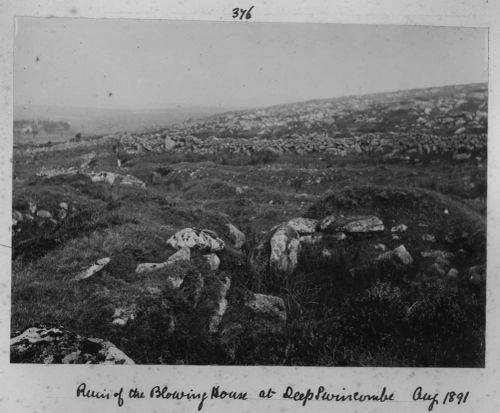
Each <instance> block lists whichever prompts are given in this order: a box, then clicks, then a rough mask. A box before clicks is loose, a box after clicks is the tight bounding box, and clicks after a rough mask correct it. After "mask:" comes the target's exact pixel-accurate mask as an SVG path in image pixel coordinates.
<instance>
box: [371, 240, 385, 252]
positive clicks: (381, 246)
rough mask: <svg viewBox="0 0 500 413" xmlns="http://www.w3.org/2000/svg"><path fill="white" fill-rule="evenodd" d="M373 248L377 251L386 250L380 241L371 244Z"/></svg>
mask: <svg viewBox="0 0 500 413" xmlns="http://www.w3.org/2000/svg"><path fill="white" fill-rule="evenodd" d="M373 248H375V249H376V250H379V251H387V247H386V246H385V245H384V244H382V243H380V242H379V243H377V244H375V245H374V246H373Z"/></svg>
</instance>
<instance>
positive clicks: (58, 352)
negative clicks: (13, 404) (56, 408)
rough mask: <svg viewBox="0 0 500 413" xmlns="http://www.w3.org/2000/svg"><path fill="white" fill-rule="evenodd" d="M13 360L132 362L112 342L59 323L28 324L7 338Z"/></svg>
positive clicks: (67, 362)
mask: <svg viewBox="0 0 500 413" xmlns="http://www.w3.org/2000/svg"><path fill="white" fill-rule="evenodd" d="M10 357H11V362H12V363H43V364H135V363H134V362H133V361H132V360H131V359H130V358H129V357H128V356H127V355H126V354H125V353H124V352H122V351H121V350H119V349H118V348H116V347H115V345H114V344H113V343H110V342H109V341H104V340H102V339H98V338H85V337H81V336H79V335H77V334H75V333H72V332H70V331H68V330H66V329H64V328H62V327H49V326H45V325H37V326H33V327H29V328H27V329H26V330H24V331H23V332H21V333H19V334H17V335H16V336H15V337H13V338H12V339H11V340H10Z"/></svg>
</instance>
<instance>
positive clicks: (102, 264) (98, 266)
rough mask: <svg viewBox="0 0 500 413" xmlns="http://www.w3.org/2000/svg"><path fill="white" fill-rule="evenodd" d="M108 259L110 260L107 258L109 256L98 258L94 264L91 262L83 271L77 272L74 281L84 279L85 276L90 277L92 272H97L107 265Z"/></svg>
mask: <svg viewBox="0 0 500 413" xmlns="http://www.w3.org/2000/svg"><path fill="white" fill-rule="evenodd" d="M110 260H111V258H109V257H106V258H100V259H98V260H97V261H96V262H95V263H94V264H92V265H91V266H90V267H89V268H87V269H86V270H85V271H82V272H81V273H79V274H78V275H77V276H76V277H75V280H76V281H81V280H85V279H86V278H89V277H92V276H93V275H94V274H96V273H98V272H99V271H101V270H102V269H103V268H104V267H105V266H106V265H108V264H109V261H110Z"/></svg>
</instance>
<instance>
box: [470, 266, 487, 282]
mask: <svg viewBox="0 0 500 413" xmlns="http://www.w3.org/2000/svg"><path fill="white" fill-rule="evenodd" d="M467 273H468V276H469V280H470V282H471V283H472V284H475V285H479V284H482V283H484V282H486V267H485V266H484V265H474V266H472V267H470V268H469V269H468V271H467Z"/></svg>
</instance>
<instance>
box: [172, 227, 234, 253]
mask: <svg viewBox="0 0 500 413" xmlns="http://www.w3.org/2000/svg"><path fill="white" fill-rule="evenodd" d="M167 244H168V245H170V246H171V247H173V248H175V249H180V248H183V247H187V248H195V247H196V248H199V249H200V250H209V251H211V252H217V251H222V250H223V249H224V246H225V245H224V241H223V240H221V239H220V238H218V236H217V234H216V233H215V232H213V231H209V230H206V229H203V230H199V229H193V228H184V229H182V230H180V231H178V232H177V233H175V234H174V235H173V236H171V237H170V238H169V239H168V240H167Z"/></svg>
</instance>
